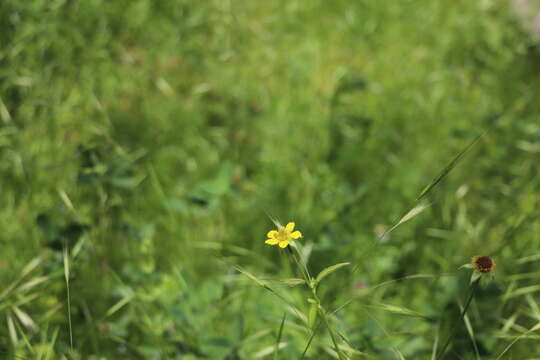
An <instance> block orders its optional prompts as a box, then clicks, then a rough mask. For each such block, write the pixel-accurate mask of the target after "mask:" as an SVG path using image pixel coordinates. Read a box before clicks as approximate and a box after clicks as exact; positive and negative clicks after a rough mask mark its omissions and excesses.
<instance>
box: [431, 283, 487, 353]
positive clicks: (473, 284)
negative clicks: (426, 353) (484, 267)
mask: <svg viewBox="0 0 540 360" xmlns="http://www.w3.org/2000/svg"><path fill="white" fill-rule="evenodd" d="M479 282H480V278H478V279H476V280H475V281H474V282H473V283H472V284H471V286H470V291H469V296H468V297H467V300H466V301H465V306H463V310H462V311H461V314H460V316H459V320H458V321H456V322H455V323H454V326H453V327H452V329H451V330H450V334H448V338H447V339H446V341H445V342H444V345H443V346H442V348H441V351H439V355H438V356H437V357H436V360H440V359H442V358H443V356H444V353H445V351H446V348H447V347H448V345H450V341H451V340H452V338H453V337H454V335H455V332H456V329H457V327H458V325H459V324H460V323H461V320H463V318H464V317H465V315H466V314H467V309H468V308H469V305H470V304H471V301H472V299H473V297H474V293H475V292H476V289H477V288H478V284H479Z"/></svg>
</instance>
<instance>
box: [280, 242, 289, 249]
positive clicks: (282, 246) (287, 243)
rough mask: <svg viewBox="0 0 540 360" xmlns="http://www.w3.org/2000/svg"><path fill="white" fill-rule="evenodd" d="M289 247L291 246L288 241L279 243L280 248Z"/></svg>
mask: <svg viewBox="0 0 540 360" xmlns="http://www.w3.org/2000/svg"><path fill="white" fill-rule="evenodd" d="M287 245H289V242H288V241H280V243H279V247H280V248H286V247H287Z"/></svg>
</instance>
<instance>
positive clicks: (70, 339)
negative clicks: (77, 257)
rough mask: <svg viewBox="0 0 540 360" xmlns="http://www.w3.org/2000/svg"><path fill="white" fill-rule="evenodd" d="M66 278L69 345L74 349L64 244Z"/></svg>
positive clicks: (66, 257)
mask: <svg viewBox="0 0 540 360" xmlns="http://www.w3.org/2000/svg"><path fill="white" fill-rule="evenodd" d="M64 278H65V280H66V291H67V307H68V308H67V313H68V325H69V346H70V348H71V351H73V329H72V325H71V296H70V294H69V254H68V249H67V245H64Z"/></svg>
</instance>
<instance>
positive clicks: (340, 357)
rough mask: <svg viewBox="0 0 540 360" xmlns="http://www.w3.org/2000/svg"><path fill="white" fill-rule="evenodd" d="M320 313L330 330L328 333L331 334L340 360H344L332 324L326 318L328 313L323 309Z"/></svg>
mask: <svg viewBox="0 0 540 360" xmlns="http://www.w3.org/2000/svg"><path fill="white" fill-rule="evenodd" d="M320 313H321V317H322V318H323V320H324V324H325V325H326V328H327V329H328V332H329V333H330V338H332V343H333V344H334V349H335V350H336V353H337V355H338V357H339V360H344V359H343V355H341V351H340V350H339V347H338V344H337V341H336V337H335V335H334V332H333V331H332V328H331V327H330V323H329V322H328V319H327V318H326V312H325V311H324V310H323V309H322V308H321V309H320Z"/></svg>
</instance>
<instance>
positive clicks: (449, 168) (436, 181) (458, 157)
mask: <svg viewBox="0 0 540 360" xmlns="http://www.w3.org/2000/svg"><path fill="white" fill-rule="evenodd" d="M486 133H487V131H484V132H483V133H481V134H480V135H478V136H477V137H476V138H474V139H473V141H471V142H470V143H469V144H468V145H467V146H466V147H465V148H464V149H463V150H461V151H460V152H459V153H458V154H457V155H456V156H455V157H454V158H453V159H452V161H450V163H448V165H446V167H445V168H444V169H442V171H441V172H440V173H439V175H437V177H435V179H433V181H431V183H429V184H428V186H426V187H425V188H424V190H422V192H421V193H420V195H419V196H418V198H417V199H416V201H420V200H421V199H422V198H424V197H425V196H426V195H427V194H429V192H430V191H431V190H432V189H433V188H434V187H435V186H437V184H439V182H441V180H442V179H444V178H445V177H446V176H447V175H448V174H449V173H450V171H452V169H454V167H455V166H456V165H457V164H458V163H459V161H460V160H461V159H462V158H463V156H464V155H465V154H466V153H467V152H468V151H469V150H470V149H471V148H472V147H473V146H474V145H475V144H476V143H477V142H478V141H479V140H480V139H481V138H482V137H483V136H484V135H485V134H486Z"/></svg>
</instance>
